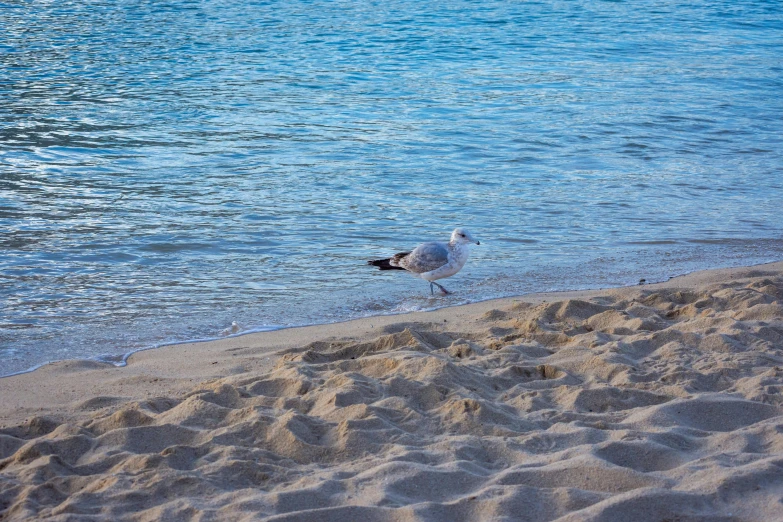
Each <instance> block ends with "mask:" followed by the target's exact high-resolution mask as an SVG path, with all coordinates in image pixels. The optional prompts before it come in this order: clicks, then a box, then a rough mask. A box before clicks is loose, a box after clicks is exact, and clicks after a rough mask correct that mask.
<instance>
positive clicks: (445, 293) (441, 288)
mask: <svg viewBox="0 0 783 522" xmlns="http://www.w3.org/2000/svg"><path fill="white" fill-rule="evenodd" d="M431 284H432V285H435V286H437V287H438V288H440V291H441V292H443V295H449V294H450V293H451V292H449V291H448V290H446V289H445V288H443V286H441V285H439V284H438V283H435V282H433V283H431ZM431 289H432V287H431V286H430V290H431Z"/></svg>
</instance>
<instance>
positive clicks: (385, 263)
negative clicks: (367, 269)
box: [367, 256, 405, 270]
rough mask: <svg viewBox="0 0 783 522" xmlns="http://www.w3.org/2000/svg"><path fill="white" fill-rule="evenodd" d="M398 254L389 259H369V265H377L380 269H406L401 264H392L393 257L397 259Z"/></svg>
mask: <svg viewBox="0 0 783 522" xmlns="http://www.w3.org/2000/svg"><path fill="white" fill-rule="evenodd" d="M396 257H397V256H394V258H389V259H375V260H373V261H367V264H368V265H372V266H377V267H378V269H379V270H405V269H404V268H402V267H401V266H396V265H393V264H391V263H392V259H395V258H396Z"/></svg>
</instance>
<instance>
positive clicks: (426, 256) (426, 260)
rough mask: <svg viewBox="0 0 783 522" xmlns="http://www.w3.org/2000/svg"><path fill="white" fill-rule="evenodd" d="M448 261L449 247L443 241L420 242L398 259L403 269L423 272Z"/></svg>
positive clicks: (417, 272)
mask: <svg viewBox="0 0 783 522" xmlns="http://www.w3.org/2000/svg"><path fill="white" fill-rule="evenodd" d="M448 262H449V249H448V247H447V246H446V244H445V243H438V242H432V243H422V244H421V245H419V246H417V247H416V248H414V249H413V251H412V252H411V253H410V254H408V255H407V256H405V257H404V258H403V259H401V260H400V261H399V265H400V266H401V267H403V268H404V269H405V270H409V271H411V272H414V273H416V274H423V273H424V272H429V271H431V270H435V269H436V268H440V267H442V266H443V265H445V264H446V263H448Z"/></svg>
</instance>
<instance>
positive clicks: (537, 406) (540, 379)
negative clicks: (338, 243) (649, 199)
mask: <svg viewBox="0 0 783 522" xmlns="http://www.w3.org/2000/svg"><path fill="white" fill-rule="evenodd" d="M0 396H2V397H3V401H1V402H0V484H4V485H3V486H0V519H3V520H23V519H29V518H41V517H43V518H53V519H68V518H69V517H83V518H90V517H93V518H95V517H98V518H114V519H120V520H139V521H141V520H153V519H171V520H191V519H245V518H253V519H255V518H269V519H270V520H290V521H293V520H298V521H301V520H319V521H320V520H346V519H352V518H359V517H361V518H366V519H368V520H381V521H387V520H389V521H391V520H394V521H409V520H410V521H413V520H423V519H426V520H438V521H440V520H442V521H444V522H445V521H447V520H449V521H451V520H477V519H504V518H511V517H514V516H515V514H516V515H518V513H520V512H529V513H531V517H533V518H535V519H536V520H553V521H554V520H556V521H558V522H575V521H577V520H579V521H582V520H596V521H598V520H602V521H618V522H619V521H620V520H629V519H641V518H639V513H643V514H644V517H646V518H644V517H642V518H643V519H645V520H663V519H676V518H678V517H679V518H680V519H682V520H693V521H696V520H700V521H701V520H724V521H726V522H728V521H731V522H745V521H747V522H751V521H757V520H759V521H760V520H768V519H770V517H773V516H775V514H776V513H777V512H778V511H779V505H780V501H781V499H783V474H781V473H780V469H781V468H783V261H778V262H774V263H767V264H763V265H755V266H751V267H739V268H725V269H715V270H705V271H699V272H694V273H691V274H687V275H684V276H679V277H675V278H672V279H670V280H668V281H665V282H661V283H654V284H645V285H637V286H628V287H619V288H611V289H600V290H580V291H570V292H554V293H541V294H528V295H524V296H518V297H509V298H502V299H496V300H488V301H482V302H478V303H471V304H466V305H460V306H454V307H445V308H441V309H438V310H434V311H429V312H412V313H406V314H400V315H385V316H373V317H367V318H362V319H355V320H351V321H347V322H341V323H328V324H323V325H313V326H306V327H298V328H289V329H280V330H273V331H267V332H260V333H252V334H246V335H237V336H233V337H228V338H224V339H221V340H217V341H207V342H201V343H184V344H174V345H170V346H167V347H165V349H150V350H145V351H140V352H135V353H133V354H132V355H130V356H129V357H128V360H127V365H126V366H122V367H118V366H114V365H112V364H110V363H100V362H97V361H91V360H70V361H61V362H57V363H50V364H47V365H45V366H43V367H41V368H39V369H37V370H34V371H32V372H28V373H24V374H17V375H14V376H9V377H4V378H1V379H0ZM53 492H54V493H53Z"/></svg>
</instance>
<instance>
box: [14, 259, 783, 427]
mask: <svg viewBox="0 0 783 522" xmlns="http://www.w3.org/2000/svg"><path fill="white" fill-rule="evenodd" d="M778 263H783V260H779V261H771V262H767V263H761V264H756V265H741V266H736V267H727V268H707V269H703V270H695V271H693V272H688V273H685V274H680V275H675V276H671V277H669V278H668V279H666V280H665V281H658V282H655V283H649V282H645V283H644V284H641V283H640V284H634V285H627V286H608V287H599V288H588V289H584V290H554V291H547V292H532V293H529V294H519V295H512V296H507V297H491V298H488V299H483V300H479V301H471V302H468V303H462V304H455V305H448V304H447V305H444V306H441V307H435V308H431V309H430V308H428V309H425V310H415V311H403V312H389V313H386V314H377V315H369V316H362V317H356V318H349V319H344V320H337V321H334V322H325V323H312V324H304V325H291V326H260V327H254V328H249V329H248V330H247V331H240V332H238V333H236V334H231V335H226V336H217V337H204V338H198V339H185V340H173V341H165V342H160V343H155V344H154V345H151V346H146V347H142V348H136V349H133V350H131V351H128V352H125V353H122V354H118V355H111V356H96V357H89V358H73V359H71V358H69V359H59V360H55V361H47V362H43V363H40V364H37V365H35V366H33V367H31V368H28V369H26V370H20V371H17V372H13V373H9V374H6V375H0V382H1V381H2V380H3V379H7V378H10V377H16V376H18V375H25V374H28V373H32V372H36V371H38V370H40V369H42V368H45V367H47V366H49V365H53V364H55V365H56V364H61V363H69V362H94V363H99V364H106V365H109V366H114V367H117V368H123V367H125V366H127V364H128V360H129V359H130V358H131V357H132V356H133V355H135V354H137V353H141V352H147V351H150V350H162V349H165V348H169V347H172V346H178V345H191V344H203V343H219V342H222V341H226V340H228V339H234V338H241V337H245V336H252V335H259V334H266V333H269V332H276V331H282V330H296V329H300V328H315V327H323V326H327V325H340V324H348V323H352V322H354V321H364V320H370V319H373V318H375V317H399V316H406V315H415V314H424V313H430V312H437V311H440V310H447V309H452V308H460V307H463V306H473V305H480V304H482V303H491V302H505V301H507V300H517V299H521V300H526V299H528V298H530V299H533V300H536V299H539V298H544V297H546V298H551V299H555V298H557V296H561V295H562V296H566V298H567V296H570V295H576V294H582V293H583V292H587V293H596V292H605V291H614V290H621V289H624V288H638V287H641V286H645V287H651V286H653V285H660V284H666V283H668V282H670V281H673V280H677V279H680V278H689V277H691V276H693V275H695V274H701V273H708V272H723V271H728V270H745V269H753V268H757V267H764V266H770V265H776V264H778ZM113 360H117V361H119V362H113ZM1 418H2V417H1V416H0V419H1Z"/></svg>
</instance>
